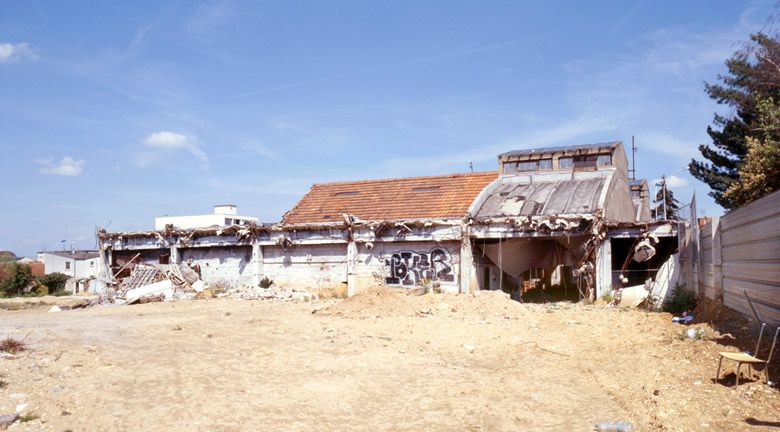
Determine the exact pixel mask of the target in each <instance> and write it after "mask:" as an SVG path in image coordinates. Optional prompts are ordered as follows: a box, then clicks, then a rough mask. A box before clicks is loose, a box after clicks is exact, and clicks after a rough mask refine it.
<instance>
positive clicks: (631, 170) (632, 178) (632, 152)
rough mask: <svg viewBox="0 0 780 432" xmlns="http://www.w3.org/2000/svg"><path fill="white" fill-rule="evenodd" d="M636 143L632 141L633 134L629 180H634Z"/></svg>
mask: <svg viewBox="0 0 780 432" xmlns="http://www.w3.org/2000/svg"><path fill="white" fill-rule="evenodd" d="M636 150H637V147H636V144H635V142H634V136H633V135H631V169H630V170H629V171H630V172H631V180H636Z"/></svg>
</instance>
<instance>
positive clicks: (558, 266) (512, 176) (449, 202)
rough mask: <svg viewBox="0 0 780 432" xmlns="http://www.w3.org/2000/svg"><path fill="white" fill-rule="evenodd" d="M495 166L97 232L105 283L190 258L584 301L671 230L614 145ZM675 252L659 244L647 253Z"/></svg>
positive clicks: (509, 156) (350, 282)
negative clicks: (239, 215)
mask: <svg viewBox="0 0 780 432" xmlns="http://www.w3.org/2000/svg"><path fill="white" fill-rule="evenodd" d="M498 163H499V170H498V171H491V172H478V173H465V174H451V175H438V176H424V177H408V178H396V179H383V180H366V181H353V182H335V183H321V184H315V185H314V186H312V188H311V190H310V191H309V192H308V193H307V194H306V195H305V196H304V197H302V198H301V200H300V201H299V202H298V203H297V204H296V205H295V206H294V207H293V208H292V209H291V210H290V211H288V212H287V213H286V214H285V215H284V216H283V218H282V221H281V222H279V223H276V224H260V223H250V224H248V225H230V226H213V227H208V228H196V229H177V228H176V227H174V226H172V225H168V226H166V227H165V229H162V230H157V231H145V232H106V231H104V230H100V231H99V232H98V233H97V236H98V241H99V244H100V250H101V256H102V262H103V264H104V268H105V272H104V280H105V281H106V282H107V283H109V284H112V283H116V280H115V275H116V273H117V271H118V270H119V269H120V268H122V267H126V266H128V265H130V266H132V265H133V263H145V264H159V263H171V264H175V263H181V262H189V263H191V265H193V266H197V267H198V268H199V270H200V272H201V277H202V279H203V280H204V281H205V282H206V283H217V282H219V283H227V284H232V285H250V286H257V285H258V284H259V283H260V281H261V280H262V279H263V278H268V279H272V280H273V281H274V283H275V284H277V285H281V286H289V287H301V288H305V289H309V290H315V291H316V290H322V289H339V288H343V289H345V290H346V292H347V293H348V294H349V295H351V294H354V293H356V292H358V291H360V290H362V289H364V288H366V287H369V286H375V285H388V286H394V287H414V286H418V285H435V286H438V287H439V288H440V289H441V290H443V291H448V292H461V293H467V292H473V291H475V290H479V289H502V290H505V291H507V292H512V293H513V295H515V296H516V297H517V298H518V299H519V298H522V297H523V295H524V294H525V293H527V292H529V291H531V290H535V289H540V288H541V289H543V290H546V289H548V288H549V289H559V288H561V287H563V290H564V295H563V296H562V298H570V299H579V298H582V297H590V298H594V297H596V296H600V295H602V294H604V293H606V292H609V291H610V290H611V289H612V288H613V287H620V286H627V284H628V283H634V282H636V281H637V280H640V279H642V278H644V277H650V278H651V279H652V278H653V277H654V275H655V274H656V272H657V271H658V268H659V267H658V266H657V262H655V261H652V259H653V256H652V255H651V254H650V253H649V251H644V252H643V253H644V255H642V256H646V257H647V259H645V260H643V261H642V262H638V263H637V265H634V266H631V265H629V264H626V265H624V261H625V260H626V259H627V257H629V258H630V257H631V256H632V255H633V254H634V250H635V246H636V245H638V244H639V243H640V242H641V241H643V240H645V241H646V242H651V243H652V242H656V240H659V241H660V238H661V237H664V238H674V239H676V236H677V234H678V232H677V228H676V226H677V224H676V223H670V222H666V221H661V222H657V221H649V220H647V219H649V210H648V209H649V206H648V202H647V194H646V193H645V194H644V196H642V194H641V191H642V188H643V187H644V191H645V192H646V184H647V183H646V182H645V183H644V184H642V183H641V182H639V183H637V182H633V183H632V182H631V181H630V180H629V177H628V170H627V166H628V163H627V160H626V156H625V152H624V150H623V145H622V143H620V142H610V143H603V144H592V145H580V146H569V147H555V148H542V149H534V150H522V151H514V152H508V153H504V154H502V155H499V157H498ZM634 184H637V185H638V187H636V186H634ZM634 190H638V191H639V192H640V193H638V194H637V193H633V194H632V191H634ZM648 236H650V238H651V239H652V240H647V238H648ZM670 242H671V240H670ZM656 243H657V242H656ZM654 244H655V243H653V244H649V247H650V248H651V249H652V250H655V246H654ZM670 244H671V243H670ZM626 245H628V246H626ZM613 251H614V252H618V254H619V255H620V256H619V257H618V256H617V255H615V254H613ZM674 252H676V248H674V247H669V248H667V247H664V248H662V250H661V253H658V254H656V255H655V259H656V260H661V259H666V258H668V256H669V255H670V254H673V253H674ZM640 255H641V254H640ZM651 261H652V262H651ZM615 263H619V264H617V265H616V264H615ZM626 275H629V276H630V277H629V276H626ZM551 292H552V291H551ZM553 297H554V296H553Z"/></svg>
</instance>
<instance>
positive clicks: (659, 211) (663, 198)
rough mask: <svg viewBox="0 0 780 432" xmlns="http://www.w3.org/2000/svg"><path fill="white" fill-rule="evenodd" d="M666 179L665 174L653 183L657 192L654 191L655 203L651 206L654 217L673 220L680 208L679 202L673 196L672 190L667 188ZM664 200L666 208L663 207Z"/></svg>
mask: <svg viewBox="0 0 780 432" xmlns="http://www.w3.org/2000/svg"><path fill="white" fill-rule="evenodd" d="M668 180H669V179H668V178H667V177H666V176H662V177H661V181H660V182H658V183H656V184H655V185H656V186H657V187H658V192H656V193H655V202H656V203H657V205H656V206H655V207H654V208H653V217H654V218H655V219H658V218H663V219H666V220H673V219H677V217H678V215H677V211H678V210H679V209H680V202H679V201H677V199H676V198H675V197H674V192H672V190H671V189H669V186H668V185H667V182H668ZM664 192H665V193H664ZM664 202H666V209H664Z"/></svg>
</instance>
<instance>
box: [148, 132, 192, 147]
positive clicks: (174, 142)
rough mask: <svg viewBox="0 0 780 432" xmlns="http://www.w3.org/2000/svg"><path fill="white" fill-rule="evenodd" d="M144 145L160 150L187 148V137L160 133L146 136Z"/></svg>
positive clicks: (178, 134)
mask: <svg viewBox="0 0 780 432" xmlns="http://www.w3.org/2000/svg"><path fill="white" fill-rule="evenodd" d="M144 144H145V145H147V146H149V147H160V148H169V149H170V148H185V147H186V146H187V135H184V134H180V133H176V132H169V131H161V132H155V133H152V134H149V135H147V137H146V138H144Z"/></svg>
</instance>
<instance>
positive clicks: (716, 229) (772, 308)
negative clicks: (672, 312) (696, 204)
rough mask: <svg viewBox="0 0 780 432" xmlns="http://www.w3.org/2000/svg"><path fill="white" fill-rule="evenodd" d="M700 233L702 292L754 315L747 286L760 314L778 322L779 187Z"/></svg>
mask: <svg viewBox="0 0 780 432" xmlns="http://www.w3.org/2000/svg"><path fill="white" fill-rule="evenodd" d="M701 233H702V235H701V239H700V241H701V243H700V244H701V245H702V248H701V250H700V254H699V257H700V261H699V262H700V266H699V268H700V275H702V277H700V278H699V281H700V282H699V289H700V291H703V292H704V293H705V295H707V296H708V297H711V298H715V299H720V298H722V299H723V303H724V304H725V305H726V306H728V307H730V308H732V309H735V310H738V311H740V312H742V313H745V314H747V315H752V312H751V311H750V308H749V306H748V304H747V301H746V300H745V297H744V294H743V291H747V293H748V295H749V296H750V297H751V298H752V299H755V300H756V303H755V304H754V306H755V307H756V309H757V310H758V312H759V315H760V316H761V318H762V319H770V320H774V321H776V322H778V323H780V191H778V192H775V193H773V194H770V195H769V196H766V197H764V198H762V199H760V200H757V201H755V202H753V203H750V204H748V205H746V206H744V207H741V208H739V209H736V210H733V211H731V212H729V213H728V214H726V215H725V216H723V217H721V218H720V222H719V224H718V221H717V220H715V221H714V222H713V223H712V224H707V225H705V226H703V227H702V229H701ZM709 244H711V245H712V246H711V255H710V256H707V257H705V254H706V253H707V252H708V251H709V250H710V248H709ZM705 245H707V247H706V248H705ZM710 274H711V275H712V277H711V282H710V280H709V275H710Z"/></svg>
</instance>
